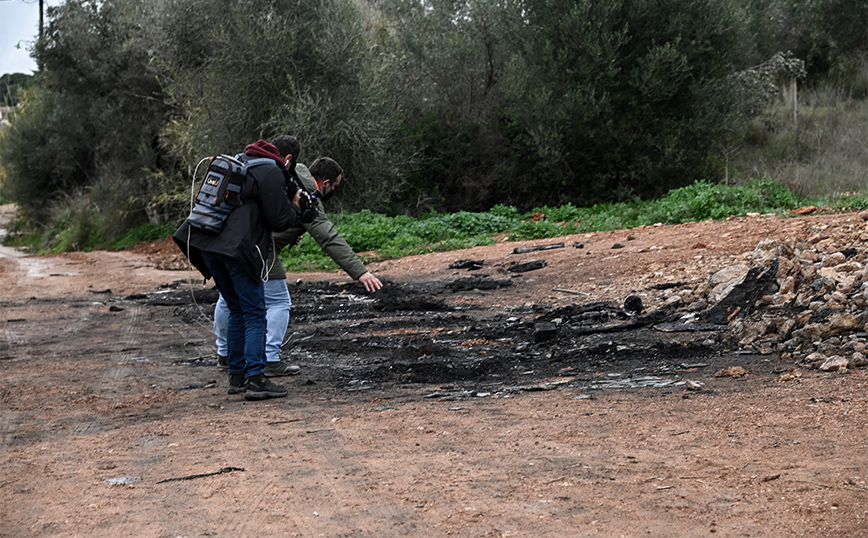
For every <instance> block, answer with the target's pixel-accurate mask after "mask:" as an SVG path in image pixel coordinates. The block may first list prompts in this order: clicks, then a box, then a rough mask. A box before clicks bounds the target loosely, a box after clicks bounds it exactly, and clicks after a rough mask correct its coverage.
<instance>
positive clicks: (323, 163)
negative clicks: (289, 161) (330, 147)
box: [310, 157, 344, 181]
mask: <svg viewBox="0 0 868 538" xmlns="http://www.w3.org/2000/svg"><path fill="white" fill-rule="evenodd" d="M343 173H344V171H343V169H341V165H339V164H338V163H337V161H335V160H334V159H331V158H329V157H320V158H319V159H317V160H315V161H314V162H313V164H312V165H310V175H312V176H313V177H314V178H316V180H317V181H325V180H327V179H331V180H332V181H334V180H336V179H337V178H338V176H339V175H341V174H343Z"/></svg>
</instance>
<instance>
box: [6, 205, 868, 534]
mask: <svg viewBox="0 0 868 538" xmlns="http://www.w3.org/2000/svg"><path fill="white" fill-rule="evenodd" d="M3 212H4V213H6V214H7V216H8V212H9V208H8V206H7V207H4V208H3ZM863 227H864V223H863V222H862V221H861V219H859V218H858V217H857V216H855V215H827V216H807V217H800V218H796V219H778V218H768V217H759V216H757V217H753V218H739V219H732V220H730V221H727V222H705V223H696V224H685V225H680V226H656V227H646V228H641V229H635V230H629V231H622V232H610V233H596V234H587V235H579V236H571V237H565V238H559V239H557V240H546V241H535V242H526V243H501V244H497V245H492V246H488V247H480V248H477V249H473V250H466V251H460V252H448V253H437V254H429V255H425V256H417V257H410V258H405V259H400V260H389V261H384V262H380V263H374V264H372V265H371V266H370V268H371V269H372V271H373V272H375V273H376V274H377V275H378V276H380V277H381V278H383V279H384V280H386V282H387V286H386V288H385V289H384V290H383V291H382V292H380V293H379V294H377V295H375V296H373V297H371V296H368V295H366V294H364V293H363V292H361V291H359V288H358V287H357V286H354V285H353V284H350V283H347V281H346V279H345V277H344V276H343V275H340V274H302V275H290V277H289V279H288V281H289V282H290V285H291V292H292V296H293V302H294V311H293V320H292V322H291V325H290V329H289V331H288V336H289V342H288V344H287V345H286V346H285V353H286V356H287V358H289V359H290V360H292V361H293V362H297V363H299V364H301V366H302V367H303V372H302V374H301V375H299V376H296V377H292V378H281V379H280V380H279V381H280V382H281V383H284V384H286V385H288V386H289V387H290V393H289V396H288V397H287V398H283V399H277V400H268V401H264V402H248V401H245V400H244V399H243V397H241V396H230V395H227V394H226V386H227V383H226V376H225V373H223V372H222V371H220V370H218V369H217V368H216V366H215V358H214V351H215V350H214V344H213V336H212V335H211V333H210V326H209V314H210V310H209V308H211V309H213V304H212V303H213V297H211V296H209V293H208V291H209V290H208V287H207V286H202V285H201V281H200V279H198V277H196V276H195V275H192V276H193V282H192V283H190V284H185V283H183V281H184V280H185V279H187V278H189V277H190V273H189V272H187V271H178V270H166V269H164V268H166V267H174V266H176V264H177V253H176V252H174V251H173V250H172V245H171V244H166V243H159V244H154V245H145V246H143V247H141V248H138V249H136V250H134V251H130V252H90V253H72V254H66V255H62V256H21V255H20V253H15V252H11V251H8V250H3V251H2V252H0V289H2V290H3V292H2V298H0V305H2V316H0V368H2V372H3V375H2V381H0V446H2V452H0V455H2V457H0V471H2V473H0V520H2V524H0V536H3V537H6V536H8V537H24V536H28V537H48V536H52V537H53V536H64V537H71V536H89V537H90V536H112V537H114V536H137V537H160V538H163V537H165V538H169V537H179V536H187V537H204V536H209V537H213V536H218V537H249V536H256V537H286V536H300V537H314V536H327V537H391V536H426V537H427V536H432V537H439V536H461V537H471V536H484V537H501V536H525V537H574V536H578V537H621V536H625V537H637V536H653V537H685V538H687V537H706V536H722V537H742V536H751V537H770V538H771V537H812V538H818V537H830V538H832V537H835V538H838V537H853V538H857V537H864V536H868V489H866V488H868V459H866V448H868V441H866V426H865V420H866V418H865V417H866V415H868V375H866V371H865V370H864V369H855V370H849V371H847V372H845V373H841V372H821V371H819V370H804V371H802V372H801V376H800V377H797V378H796V379H795V380H794V381H791V382H786V383H785V382H781V379H782V378H781V373H782V372H787V371H793V366H794V365H793V364H792V363H791V362H790V361H788V360H786V359H785V358H781V357H780V356H779V355H777V354H766V355H760V354H742V353H740V352H739V350H738V349H722V348H720V349H718V348H709V347H707V346H702V345H700V344H699V343H698V342H696V341H695V340H696V338H697V336H696V335H690V334H672V333H666V332H662V331H654V330H652V329H649V330H647V331H638V332H625V333H619V334H606V333H604V334H598V335H590V334H589V335H584V336H582V335H579V336H573V337H572V339H571V340H570V341H569V342H559V341H558V339H556V340H554V341H551V342H535V341H534V340H533V330H532V327H533V323H534V320H538V319H540V317H541V316H544V315H545V314H546V313H550V312H553V311H557V309H558V308H563V307H569V306H570V305H581V304H583V303H589V302H594V301H604V300H611V301H613V302H615V303H616V304H621V302H622V301H623V300H624V298H625V297H626V295H627V294H629V293H631V292H636V293H637V294H639V295H640V296H641V297H642V298H643V301H644V303H645V305H646V308H648V309H653V308H654V307H655V306H659V305H661V304H663V303H664V302H665V301H666V299H667V297H668V293H669V292H668V291H666V290H655V289H654V288H653V285H654V284H661V283H666V282H699V281H703V280H705V279H707V278H708V277H709V276H710V275H711V274H712V273H714V272H715V271H717V270H718V269H720V268H723V267H726V266H728V265H730V264H732V263H734V262H735V261H738V260H739V259H740V256H741V254H742V253H744V252H748V251H751V250H753V249H754V247H755V246H756V245H757V243H759V242H760V241H761V240H763V239H765V238H768V237H777V238H787V237H805V236H808V235H811V234H815V233H817V231H818V230H829V229H832V228H836V229H855V228H859V229H861V228H863ZM856 237H858V235H854V238H856ZM556 242H564V248H559V249H552V250H545V251H532V252H529V253H525V254H515V253H514V249H515V248H516V247H521V246H530V245H542V244H551V243H556ZM616 244H619V245H621V246H622V247H623V248H613V247H614V246H616ZM579 245H581V248H579ZM853 246H854V247H856V248H858V249H860V250H861V249H864V248H865V245H864V240H859V239H854V243H853ZM462 259H469V260H475V261H483V260H484V263H483V265H482V268H481V269H479V270H477V271H473V272H471V271H468V270H467V269H452V268H450V267H449V266H450V264H452V263H454V262H456V261H459V260H462ZM534 260H537V261H541V260H544V261H545V262H546V263H545V267H543V268H541V269H538V270H536V271H529V272H526V273H511V272H509V271H507V269H508V268H509V267H510V266H511V265H514V264H521V263H527V262H529V261H534ZM468 275H474V276H479V275H485V278H488V279H490V280H509V281H510V283H511V285H509V286H501V287H496V288H492V289H487V290H471V291H466V290H465V291H454V289H452V288H448V287H447V286H445V284H448V283H451V282H455V281H457V280H458V279H461V278H465V277H468ZM389 290H392V292H391V295H390V292H389ZM191 291H192V292H193V293H191ZM194 296H195V297H196V298H197V300H196V301H192V298H193V297H194ZM387 297H391V298H392V299H395V298H404V300H405V301H408V298H412V299H414V300H416V301H418V300H423V299H424V300H427V301H428V302H427V303H426V305H427V306H426V305H423V306H422V307H420V306H418V305H417V306H416V307H410V306H407V304H404V306H402V307H399V308H391V309H389V308H383V307H382V306H383V305H387V304H393V305H394V301H392V302H389V301H386V300H385V298H387ZM378 305H380V307H378ZM729 366H741V367H743V368H745V369H746V370H747V371H748V372H749V374H748V375H746V376H743V377H716V376H715V373H716V372H718V371H719V370H720V369H721V368H726V367H729ZM646 374H647V375H646ZM652 374H653V375H652ZM623 380H629V381H630V382H622V381H623ZM644 380H648V382H647V383H645V382H643V381H644ZM687 381H691V382H693V383H694V388H698V390H690V385H689V384H687V383H686V382H687Z"/></svg>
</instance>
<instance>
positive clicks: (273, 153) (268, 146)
mask: <svg viewBox="0 0 868 538" xmlns="http://www.w3.org/2000/svg"><path fill="white" fill-rule="evenodd" d="M244 153H246V154H247V155H250V156H251V157H268V158H269V159H274V162H276V163H277V166H279V167H281V168H283V157H281V156H280V152H279V151H277V147H275V145H274V144H272V143H270V142H266V141H265V140H261V139H260V140H257V141H256V142H254V143H252V144H248V145H247V147H246V148H244Z"/></svg>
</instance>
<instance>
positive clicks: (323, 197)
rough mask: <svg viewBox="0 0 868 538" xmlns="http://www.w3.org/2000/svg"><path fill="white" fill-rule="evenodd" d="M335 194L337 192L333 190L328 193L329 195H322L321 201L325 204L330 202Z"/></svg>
mask: <svg viewBox="0 0 868 538" xmlns="http://www.w3.org/2000/svg"><path fill="white" fill-rule="evenodd" d="M334 194H335V190H334V189H332V190H330V191H329V192H328V194H323V195H321V196H320V197H319V199H320V200H322V201H323V202H328V201H329V200H330V199H331V197H332V196H334Z"/></svg>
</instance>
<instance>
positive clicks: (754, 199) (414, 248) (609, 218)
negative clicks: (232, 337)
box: [281, 179, 868, 272]
mask: <svg viewBox="0 0 868 538" xmlns="http://www.w3.org/2000/svg"><path fill="white" fill-rule="evenodd" d="M805 205H817V206H823V207H827V208H829V209H831V210H850V211H855V210H861V209H865V208H868V195H865V194H857V193H850V194H847V195H841V196H832V197H826V198H823V197H814V198H803V197H800V196H797V195H796V194H794V193H793V192H792V191H791V190H790V189H788V188H787V187H786V186H784V185H783V184H782V183H780V182H778V181H773V180H770V179H760V180H751V181H748V182H747V183H745V184H744V185H730V186H727V185H720V184H715V183H709V182H706V181H699V182H696V183H694V184H693V185H690V186H688V187H683V188H680V189H675V190H673V191H671V192H670V193H669V194H667V195H666V196H665V197H663V198H661V199H659V200H653V201H635V202H629V203H618V204H598V205H595V206H593V207H590V208H579V207H575V206H573V205H572V204H566V205H563V206H558V207H547V206H544V207H537V208H534V209H533V210H531V211H529V212H527V213H519V212H518V211H517V210H516V209H515V208H514V207H510V206H503V205H499V206H496V207H494V208H492V209H491V210H490V211H488V212H486V213H468V212H459V213H452V214H429V215H423V216H422V217H420V218H418V219H414V218H411V217H407V216H397V217H389V216H386V215H383V214H379V213H372V212H370V211H360V212H358V213H343V214H336V215H330V217H331V218H332V220H333V222H334V223H335V226H336V227H337V228H338V230H339V231H340V233H341V235H342V236H343V237H344V239H346V240H347V243H349V245H350V247H352V249H353V250H354V251H355V252H357V253H359V255H360V257H361V258H362V259H363V260H364V261H366V262H368V261H373V260H384V259H389V258H399V257H402V256H408V255H414V254H424V253H428V252H437V251H446V250H459V249H464V248H471V247H474V246H479V245H489V244H492V243H494V242H495V241H496V240H497V239H498V238H500V239H504V238H505V239H506V240H509V241H524V240H533V239H547V238H553V237H560V236H564V235H570V234H576V233H585V232H595V231H608V230H620V229H629V228H635V227H637V226H642V225H653V224H656V223H663V224H680V223H683V222H694V221H703V220H709V219H711V220H722V219H727V218H729V217H730V216H744V215H746V214H748V213H761V214H767V213H775V214H778V215H782V216H784V215H786V214H787V213H788V212H789V211H791V210H793V209H795V208H797V207H800V206H805ZM281 259H282V260H283V262H284V265H285V266H286V268H287V270H288V271H290V272H304V271H336V270H338V267H337V265H336V264H335V263H334V262H333V261H332V260H331V259H330V258H329V257H328V256H327V255H326V254H325V252H323V250H322V249H321V248H320V247H319V245H317V244H316V242H315V241H314V240H313V239H312V238H311V237H310V236H307V235H306V236H305V237H304V239H302V241H301V243H300V244H299V245H298V246H296V247H293V248H292V249H290V250H284V251H283V252H282V253H281Z"/></svg>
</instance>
